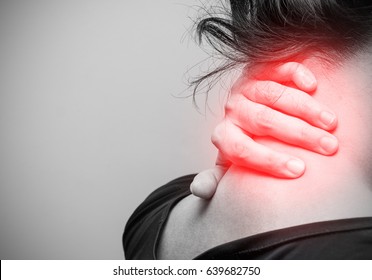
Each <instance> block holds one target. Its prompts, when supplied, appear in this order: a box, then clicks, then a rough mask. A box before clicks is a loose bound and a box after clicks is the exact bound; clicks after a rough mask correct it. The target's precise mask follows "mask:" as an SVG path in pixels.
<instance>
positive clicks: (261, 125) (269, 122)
mask: <svg viewBox="0 0 372 280" xmlns="http://www.w3.org/2000/svg"><path fill="white" fill-rule="evenodd" d="M273 120H274V114H273V111H272V110H271V109H270V108H268V107H263V108H261V109H259V110H258V111H257V113H256V117H255V125H254V127H255V130H256V132H258V133H267V132H269V131H271V130H272V129H273Z"/></svg>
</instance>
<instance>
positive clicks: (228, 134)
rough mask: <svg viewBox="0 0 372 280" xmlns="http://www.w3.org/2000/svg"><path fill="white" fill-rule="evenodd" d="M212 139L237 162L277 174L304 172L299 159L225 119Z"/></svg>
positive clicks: (282, 176)
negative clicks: (268, 145)
mask: <svg viewBox="0 0 372 280" xmlns="http://www.w3.org/2000/svg"><path fill="white" fill-rule="evenodd" d="M212 142H213V144H214V145H215V146H216V147H217V148H218V149H219V150H220V151H221V152H222V153H223V154H224V155H225V156H226V158H228V159H229V160H230V161H231V162H232V163H234V164H236V165H239V166H244V167H246V168H252V169H255V170H258V171H262V172H265V173H268V174H270V175H273V176H276V177H280V178H298V177H299V176H301V175H302V174H303V173H304V172H305V164H304V162H303V161H302V160H300V159H298V158H295V157H292V156H290V155H286V154H283V153H279V152H276V151H274V150H272V149H270V148H268V147H265V146H263V145H261V144H258V143H256V142H255V141H253V140H252V138H250V137H249V136H247V135H246V134H245V133H244V132H243V131H242V130H241V129H240V128H239V127H237V126H235V125H234V124H233V123H231V122H230V121H229V120H228V119H225V121H224V122H222V123H220V124H219V125H218V126H217V127H216V129H215V131H214V133H213V135H212Z"/></svg>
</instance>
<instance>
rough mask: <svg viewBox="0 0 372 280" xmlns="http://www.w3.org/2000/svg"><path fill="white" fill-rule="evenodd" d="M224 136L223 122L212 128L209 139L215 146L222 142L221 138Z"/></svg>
mask: <svg viewBox="0 0 372 280" xmlns="http://www.w3.org/2000/svg"><path fill="white" fill-rule="evenodd" d="M225 136H226V128H225V126H224V125H223V124H218V125H217V126H216V128H215V129H214V130H213V133H212V136H211V141H212V143H213V145H215V146H216V147H217V148H218V147H220V145H221V143H223V139H224V138H225Z"/></svg>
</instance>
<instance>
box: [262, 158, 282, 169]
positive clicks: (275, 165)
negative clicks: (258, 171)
mask: <svg viewBox="0 0 372 280" xmlns="http://www.w3.org/2000/svg"><path fill="white" fill-rule="evenodd" d="M265 167H266V168H267V170H268V171H269V172H271V173H273V172H279V171H281V169H282V161H281V159H280V157H279V156H278V155H276V154H275V153H270V154H269V155H268V156H267V161H266V164H265Z"/></svg>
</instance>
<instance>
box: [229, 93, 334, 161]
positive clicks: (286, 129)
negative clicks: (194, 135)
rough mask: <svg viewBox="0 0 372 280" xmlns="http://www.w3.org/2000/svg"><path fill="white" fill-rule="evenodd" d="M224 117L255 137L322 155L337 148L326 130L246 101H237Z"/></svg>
mask: <svg viewBox="0 0 372 280" xmlns="http://www.w3.org/2000/svg"><path fill="white" fill-rule="evenodd" d="M226 114H227V116H228V118H229V119H230V121H232V122H233V123H234V124H236V125H237V126H239V127H240V128H242V129H244V130H245V131H247V132H250V133H253V134H254V135H257V136H271V137H274V138H276V139H278V140H281V141H283V142H285V143H288V144H292V145H296V146H299V147H302V148H305V149H307V150H310V151H314V152H317V153H320V154H323V155H331V154H334V153H335V152H336V151H337V149H338V141H337V138H336V137H335V136H333V135H332V134H330V133H328V132H327V131H325V130H322V129H319V128H317V127H314V126H312V125H310V124H308V123H307V122H304V121H303V120H300V119H298V118H294V117H291V116H288V115H286V114H283V113H281V112H278V111H275V110H273V109H271V108H270V107H267V106H264V105H261V104H257V103H254V102H252V101H250V100H248V99H245V98H240V99H239V100H237V101H236V103H235V105H234V110H228V111H227V112H226ZM231 137H232V136H231Z"/></svg>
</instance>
